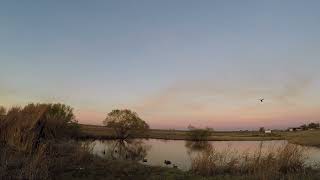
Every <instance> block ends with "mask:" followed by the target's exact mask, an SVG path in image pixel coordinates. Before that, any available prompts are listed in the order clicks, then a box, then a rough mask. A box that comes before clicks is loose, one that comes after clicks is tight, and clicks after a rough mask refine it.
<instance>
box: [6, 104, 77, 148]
mask: <svg viewBox="0 0 320 180" xmlns="http://www.w3.org/2000/svg"><path fill="white" fill-rule="evenodd" d="M0 129H1V131H0V141H4V142H6V143H8V144H10V145H11V146H14V147H15V148H17V149H18V150H21V151H27V152H31V153H32V152H33V151H36V150H37V148H38V147H39V146H40V144H41V142H43V141H47V140H58V139H61V138H65V137H72V136H74V135H75V134H76V133H77V130H78V127H77V123H76V120H75V117H74V115H73V112H72V108H70V107H69V106H66V105H64V104H29V105H27V106H25V107H24V108H20V107H13V108H11V109H9V110H8V112H7V113H6V114H4V115H1V119H0Z"/></svg>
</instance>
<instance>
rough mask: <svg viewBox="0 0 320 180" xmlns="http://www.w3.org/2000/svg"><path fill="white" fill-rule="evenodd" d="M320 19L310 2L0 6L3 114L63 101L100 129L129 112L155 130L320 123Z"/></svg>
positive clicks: (314, 3)
mask: <svg viewBox="0 0 320 180" xmlns="http://www.w3.org/2000/svg"><path fill="white" fill-rule="evenodd" d="M319 9H320V1H302V0H301V1H293V0H290V1H289V0H288V1H277V0H275V1H271V0H268V1H253V0H252V1H236V0H234V1H231V0H227V1H213V0H210V1H209V0H208V1H205V0H201V1H195V0H193V1H187V0H184V1H178V0H173V1H172V0H170V1H169V0H168V1H164V0H158V1H155V0H146V1H142V0H138V1H129V0H128V1H102V0H97V1H84V0H83V1H80V0H74V1H44V0H39V1H12V0H11V1H2V2H1V6H0V63H1V64H0V83H1V87H0V100H1V101H0V104H4V105H5V106H12V105H18V104H19V105H23V104H26V103H28V102H64V103H67V104H69V105H71V106H73V107H74V108H75V110H76V112H77V115H78V118H79V120H80V122H83V123H94V124H98V123H100V122H101V121H102V119H103V117H104V114H106V113H107V112H109V111H111V110H112V109H113V108H125V107H127V108H131V109H134V110H135V111H137V112H138V113H139V114H140V115H141V116H142V117H143V118H144V119H146V120H147V121H148V122H149V123H150V124H151V126H152V127H155V128H157V127H159V128H168V127H171V126H172V127H175V128H183V127H186V126H187V125H188V124H190V123H192V124H196V125H199V126H206V125H208V126H212V127H215V126H217V128H221V129H233V128H242V127H243V126H242V124H243V123H242V124H241V122H250V123H251V124H252V125H251V126H253V127H256V126H260V125H263V124H269V125H270V124H271V125H273V126H274V127H284V126H289V125H294V124H299V123H301V122H304V121H310V120H317V121H318V120H320V119H318V118H320V114H319V113H317V112H316V111H317V110H319V107H320V106H319V105H320V104H319V103H318V101H319V100H320V95H319V90H320V78H319V77H320V72H319V70H318V68H319V67H320V59H319V57H320V33H319V32H320V11H319ZM262 96H263V97H266V104H267V105H265V106H268V107H267V108H265V110H263V109H257V107H256V99H257V98H260V97H262ZM268 100H269V102H268ZM235 101H236V102H235ZM268 103H269V104H268ZM252 106H254V108H253V107H252ZM288 106H289V107H290V108H288ZM292 106H295V107H296V108H293V109H292ZM248 107H250V108H249V109H250V113H249V112H248V111H247V110H248ZM259 108H260V107H259ZM281 108H282V109H283V111H281V113H279V112H278V111H279V109H281ZM297 109H299V110H301V112H300V113H297ZM229 110H230V111H231V110H234V111H231V112H230V111H229ZM319 111H320V110H319ZM233 112H234V115H233V116H232V117H229V116H230V114H233ZM277 113H279V115H277ZM250 114H252V115H250ZM253 114H254V115H253ZM237 117H239V118H237ZM253 119H254V120H253ZM291 119H292V121H291ZM282 120H284V121H283V124H281V123H279V122H281V121H282ZM251 121H252V122H251ZM233 122H237V123H233ZM271 125H270V126H271Z"/></svg>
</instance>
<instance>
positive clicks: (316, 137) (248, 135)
mask: <svg viewBox="0 0 320 180" xmlns="http://www.w3.org/2000/svg"><path fill="white" fill-rule="evenodd" d="M81 132H82V135H81V137H82V138H95V139H114V138H115V137H114V134H113V131H112V129H109V128H106V127H103V126H95V125H81ZM136 137H138V138H153V139H167V140H188V139H189V137H188V136H187V131H183V130H159V129H151V130H149V131H148V132H146V133H144V134H143V135H136ZM208 140H210V141H265V140H288V141H289V142H291V143H295V144H300V145H308V146H320V130H308V131H298V132H284V131H278V132H275V133H272V134H264V133H260V132H258V131H215V132H213V133H212V135H211V136H210V137H209V138H208Z"/></svg>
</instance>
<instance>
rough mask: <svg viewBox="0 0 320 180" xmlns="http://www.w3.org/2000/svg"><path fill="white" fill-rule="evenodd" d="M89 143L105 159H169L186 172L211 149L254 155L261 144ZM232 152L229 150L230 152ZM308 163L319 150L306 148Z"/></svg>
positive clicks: (149, 162)
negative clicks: (194, 159)
mask: <svg viewBox="0 0 320 180" xmlns="http://www.w3.org/2000/svg"><path fill="white" fill-rule="evenodd" d="M90 143H91V145H90V146H91V149H92V150H91V151H92V153H93V154H95V155H98V156H100V157H104V158H108V159H123V160H126V159H127V160H134V161H141V162H143V161H142V160H143V159H146V160H147V162H143V163H144V164H147V165H152V166H165V167H172V166H168V165H166V164H164V161H165V160H169V161H171V162H172V164H175V165H177V166H178V168H179V169H182V170H189V169H190V167H191V162H192V157H195V156H197V155H199V154H201V153H203V152H205V150H207V149H214V150H216V151H218V152H222V153H224V154H225V153H227V151H226V150H236V151H237V153H239V154H248V155H250V154H253V153H254V152H256V151H257V150H258V149H259V147H260V145H261V142H260V141H228V142H226V141H209V142H207V141H198V142H195V141H183V140H166V141H163V140H157V139H149V140H143V139H142V140H141V139H140V140H131V141H122V142H121V141H116V140H105V141H100V140H96V141H94V142H90ZM286 143H287V142H286V141H264V142H263V146H264V147H265V148H266V149H268V148H269V147H270V148H277V147H279V146H282V145H285V144H286ZM231 152H232V151H231ZM307 152H308V155H309V156H308V160H307V161H306V163H308V164H310V163H311V162H313V161H315V162H319V161H320V148H311V147H307Z"/></svg>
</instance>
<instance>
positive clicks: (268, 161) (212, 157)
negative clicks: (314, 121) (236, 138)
mask: <svg viewBox="0 0 320 180" xmlns="http://www.w3.org/2000/svg"><path fill="white" fill-rule="evenodd" d="M305 160H306V157H305V153H304V148H302V147H298V146H297V145H293V144H286V145H283V146H281V147H278V148H263V145H262V144H261V146H260V147H259V148H258V150H257V151H255V152H254V153H253V154H251V155H249V154H239V153H238V152H237V151H236V150H231V149H229V148H228V149H225V150H224V151H217V150H215V149H214V148H209V149H207V150H205V151H204V152H203V153H201V154H199V155H198V156H196V157H195V158H193V160H192V167H191V171H192V172H194V173H197V174H200V175H205V176H212V175H219V174H220V175H221V174H231V175H246V176H248V177H254V178H255V179H281V178H287V177H289V176H293V177H300V176H307V173H306V172H307V170H309V167H306V165H305Z"/></svg>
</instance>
